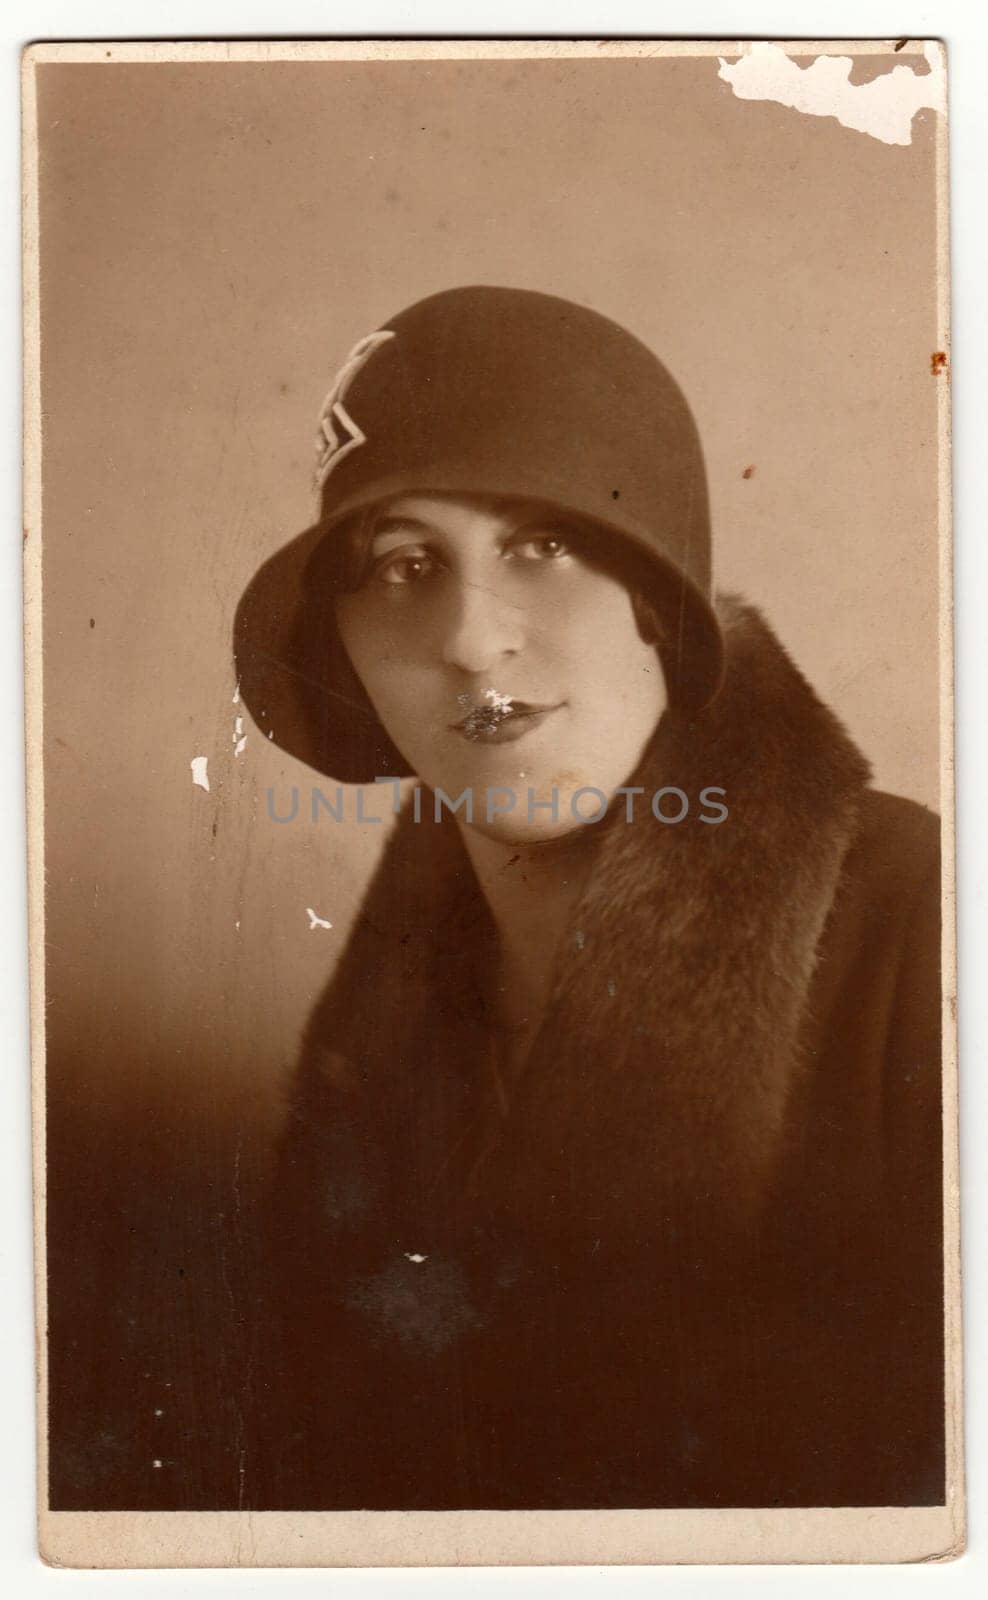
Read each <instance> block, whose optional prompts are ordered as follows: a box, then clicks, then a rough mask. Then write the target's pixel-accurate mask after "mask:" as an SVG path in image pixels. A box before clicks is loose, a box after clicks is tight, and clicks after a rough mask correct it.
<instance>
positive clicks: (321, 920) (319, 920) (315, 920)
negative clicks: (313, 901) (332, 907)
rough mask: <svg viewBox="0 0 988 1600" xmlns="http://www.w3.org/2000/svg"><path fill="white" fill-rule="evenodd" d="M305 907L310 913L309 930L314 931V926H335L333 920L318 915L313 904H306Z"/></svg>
mask: <svg viewBox="0 0 988 1600" xmlns="http://www.w3.org/2000/svg"><path fill="white" fill-rule="evenodd" d="M305 909H306V911H307V912H308V913H309V932H310V933H311V932H312V930H313V928H331V927H332V926H333V924H332V923H331V922H327V921H326V919H325V917H319V916H317V915H316V913H315V912H314V911H313V909H312V907H311V906H306V908H305Z"/></svg>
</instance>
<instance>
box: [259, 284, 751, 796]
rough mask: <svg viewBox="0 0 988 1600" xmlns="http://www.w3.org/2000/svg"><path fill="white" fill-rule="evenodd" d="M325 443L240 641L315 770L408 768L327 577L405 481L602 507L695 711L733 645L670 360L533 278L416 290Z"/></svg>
mask: <svg viewBox="0 0 988 1600" xmlns="http://www.w3.org/2000/svg"><path fill="white" fill-rule="evenodd" d="M317 452H318V453H317V469H316V477H317V484H318V487H319V490H320V509H319V516H318V518H317V520H316V521H315V522H314V523H313V525H312V526H311V527H309V528H307V529H305V531H304V532H302V533H300V534H299V535H298V536H297V537H296V538H294V539H293V540H292V541H291V542H290V543H289V544H287V545H285V546H283V547H282V548H281V549H280V550H278V551H277V552H276V553H275V554H274V555H273V556H272V557H271V558H270V559H269V560H267V561H266V562H265V563H264V565H263V566H262V567H261V568H260V570H259V571H258V572H257V573H256V574H255V576H254V578H253V579H252V580H251V582H250V584H249V585H248V587H247V589H246V591H245V593H244V595H243V597H242V599H241V601H240V605H239V607H238V610H237V616H236V621H235V624H234V648H235V656H236V664H237V674H238V678H239V683H240V693H241V697H242V699H243V701H244V703H245V705H246V706H247V708H248V710H249V711H250V713H251V715H252V717H253V718H254V720H255V722H257V724H258V726H259V727H260V728H261V730H262V731H263V732H264V733H270V735H271V737H272V738H273V739H274V741H275V742H276V743H278V744H279V745H280V746H282V748H284V749H285V750H287V751H289V752H290V753H291V754H292V755H295V756H298V757H300V758H301V759H302V760H303V761H306V762H308V763H309V765H311V766H313V767H315V768H316V769H317V770H318V771H319V772H322V773H325V774H327V775H328V776H330V777H333V778H335V779H337V780H339V781H341V782H351V783H362V782H370V781H371V780H372V779H373V778H375V777H388V776H402V775H407V772H408V768H407V765H406V764H405V763H404V761H403V758H402V757H401V756H400V754H399V753H398V752H397V751H396V750H395V748H394V746H393V745H392V744H391V741H390V740H389V739H388V736H387V734H386V733H385V731H384V729H383V728H382V727H381V725H380V724H379V723H378V721H377V718H376V716H375V715H374V712H373V709H372V708H371V707H370V704H369V702H368V701H367V698H366V696H365V695H364V694H363V692H362V689H361V687H360V685H359V683H358V682H357V680H356V678H355V675H354V673H353V671H352V669H351V668H350V666H349V662H348V661H347V658H346V654H345V651H344V650H343V647H342V644H341V643H340V641H339V638H338V635H337V633H336V627H335V619H334V615H333V605H332V601H331V599H330V598H329V597H328V596H327V595H326V592H325V585H324V583H323V584H321V583H320V581H319V563H320V560H321V559H322V557H324V556H325V554H326V551H327V548H328V541H331V540H333V538H334V536H338V527H339V524H340V522H341V521H342V520H343V519H344V518H347V517H349V516H350V514H351V513H355V512H358V511H360V510H361V509H363V508H366V507H369V506H372V505H374V504H375V503H377V502H379V501H382V500H384V499H387V498H389V497H391V496H394V495H399V494H407V493H412V492H421V493H462V494H467V493H470V494H490V495H498V496H508V495H511V496H515V495H516V496H519V497H521V498H524V499H526V500H535V501H543V502H545V503H546V504H547V505H551V506H552V507H555V508H558V509H560V510H562V511H568V512H570V513H573V514H576V515H578V516H579V517H580V518H581V519H588V520H590V521H592V522H593V523H594V524H596V525H597V527H598V528H599V529H600V531H601V534H602V536H603V539H604V543H605V547H606V541H607V535H608V534H610V535H611V536H612V537H613V538H614V541H615V546H616V547H617V546H621V547H623V552H624V554H626V555H627V556H628V557H629V558H630V561H631V563H632V566H633V567H634V570H635V572H636V586H637V587H638V589H639V590H643V591H644V592H645V594H646V596H647V598H648V600H649V601H650V602H651V604H652V606H653V608H654V610H655V612H656V613H657V614H658V616H659V617H660V619H661V620H662V623H663V625H664V632H665V641H664V643H662V644H660V646H659V653H660V657H661V660H662V665H663V670H664V673H665V676H666V682H667V688H668V693H669V701H670V706H671V707H672V708H673V709H674V710H675V711H678V712H684V713H688V714H698V713H699V712H701V711H702V710H703V708H704V707H705V706H706V705H707V704H709V702H710V701H711V700H712V699H713V697H714V696H715V695H716V693H717V690H718V688H719V685H720V681H721V677H722V673H723V642H722V638H721V633H720V628H719V625H718V623H717V620H716V617H715V615H714V612H713V610H712V608H711V603H710V600H711V578H710V517H709V506H708V496H707V483H706V473H705V471H704V465H703V455H702V451H701V447H700V439H699V434H698V432H697V427H696V423H695V421H694V419H693V416H692V413H691V411H690V408H689V405H688V404H687V401H686V399H685V396H684V395H683V393H682V391H681V389H680V388H679V386H678V385H677V384H676V382H675V380H674V379H673V378H672V377H671V375H670V374H669V373H668V372H667V371H666V369H665V367H664V366H663V365H662V363H661V362H660V361H659V360H658V359H657V358H656V357H655V356H654V355H653V354H652V352H651V351H650V350H648V349H647V348H646V346H645V345H643V344H642V343H640V341H639V340H638V339H636V338H634V337H633V336H632V335H631V334H630V333H628V332H627V331H626V330H625V329H624V328H622V327H620V326H619V325H618V324H617V323H615V322H613V321H611V320H610V319H609V318H608V317H605V316H602V315H600V314H599V313H598V312H596V311H591V310H588V309H587V308H586V307H584V306H579V305H576V304H573V303H571V302H569V301H567V300H561V299H557V298H556V297H555V296H552V295H546V294H539V293H535V292H533V291H531V290H525V289H509V288H497V287H486V286H485V287H470V288H457V289H450V290H446V291H444V292H442V293H440V294H434V295H431V296H429V298H427V299H425V300H420V301H418V302H417V303H416V304H415V305H412V306H410V307H408V308H407V309H406V310H404V311H402V312H400V313H399V314H398V315H397V316H395V317H393V318H392V319H391V320H390V321H388V322H387V323H385V324H383V325H382V326H381V327H380V328H379V329H377V330H376V331H375V332H373V333H371V334H368V335H367V336H366V337H365V338H363V339H361V340H360V341H359V342H358V343H357V344H356V345H354V347H353V349H352V350H351V352H350V354H349V355H348V357H347V358H346V360H345V361H344V363H343V365H342V367H341V368H340V371H339V373H338V374H337V377H336V379H335V381H334V383H333V385H332V387H331V389H330V392H329V394H328V395H327V397H326V401H325V404H324V406H323V409H322V414H321V416H320V419H319V432H318V439H317ZM320 596H322V598H320ZM592 648H593V641H592V640H590V641H588V649H591V650H592Z"/></svg>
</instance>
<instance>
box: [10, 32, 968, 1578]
mask: <svg viewBox="0 0 988 1600" xmlns="http://www.w3.org/2000/svg"><path fill="white" fill-rule="evenodd" d="M23 114H24V196H25V279H24V281H25V348H26V373H27V387H26V417H27V427H26V511H25V528H26V544H25V563H26V565H25V573H26V615H27V639H26V648H27V667H28V705H27V715H28V737H29V786H30V793H29V811H30V858H31V859H30V868H31V937H32V948H31V961H32V984H33V1023H32V1027H33V1045H34V1074H35V1079H34V1082H35V1108H36V1116H35V1149H36V1156H35V1160H36V1165H35V1172H36V1197H37V1198H36V1204H37V1274H38V1276H37V1285H38V1347H39V1362H40V1371H39V1383H40V1402H39V1415H38V1436H39V1445H40V1475H39V1500H40V1546H41V1551H42V1554H43V1556H44V1557H45V1559H46V1560H48V1561H50V1562H53V1563H57V1564H61V1565H69V1566H73V1565H77V1566H87V1567H104V1566H105V1567H127V1566H196V1565H198V1566H209V1565H214V1566H225V1565H241V1566H265V1565H273V1566H277V1565H286V1566H290V1565H304V1566H321V1565H325V1566H374V1565H398V1566H400V1565H408V1566H423V1565H456V1564H464V1565H498V1564H521V1565H534V1564H579V1563H591V1564H594V1565H601V1564H606V1563H637V1564H650V1563H671V1562H896V1561H910V1562H915V1561H923V1560H934V1561H935V1560H946V1559H949V1558H950V1557H952V1556H955V1555H957V1554H958V1553H959V1552H960V1551H961V1550H962V1549H963V1541H964V1497H963V1465H962V1437H961V1416H962V1412H961V1348H960V1312H959V1306H960V1283H959V1267H958V1260H959V1257H958V1221H957V1206H958V1200H957V1197H958V1175H957V1151H956V1103H957V1102H956V1071H957V1062H956V1047H955V1029H954V1001H955V958H954V912H953V904H954V855H953V837H954V836H953V788H952V748H953V704H952V650H951V603H950V593H951V543H950V506H949V385H950V343H949V335H948V261H947V244H946V240H947V203H948V190H947V169H946V60H945V51H944V48H943V46H942V45H941V44H940V43H938V42H936V41H930V40H910V39H905V40H903V39H899V40H895V39H888V40H874V39H872V40H859V41H849V42H844V43H840V42H838V43H834V42H827V43H814V42H812V41H810V42H808V41H799V42H786V41H784V40H780V41H777V42H770V41H761V42H746V41H743V40H728V41H722V42H720V43H711V42H688V41H678V42H675V43H664V42H662V41H659V40H642V41H625V42H621V43H610V42H606V41H592V40H591V41H582V42H574V43H560V42H552V43H540V42H532V41H510V40H508V41H500V42H496V43H495V42H484V41H480V42H478V41H473V42H462V41H461V42H449V43H444V42H442V41H439V42H435V41H433V42H427V43H423V42H417V43H416V42H410V41H405V42H393V43H387V42H378V43H360V42H356V41H350V42H346V43H339V42H338V43H304V44H302V43H295V44H293V43H285V44H270V43H268V44H249V43H229V44H224V43H217V44H186V45H177V44H165V43H160V44H153V45H147V44H144V45H135V44H126V45H125V44H121V45H115V44H112V43H109V44H106V43H101V44H78V43H77V44H45V45H36V46H33V47H31V48H30V49H29V50H28V51H27V52H26V54H25V56H24V63H23Z"/></svg>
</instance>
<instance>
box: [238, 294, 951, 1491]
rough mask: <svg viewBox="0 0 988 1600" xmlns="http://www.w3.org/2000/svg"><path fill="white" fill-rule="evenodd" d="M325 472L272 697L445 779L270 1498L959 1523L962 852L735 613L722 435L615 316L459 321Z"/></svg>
mask: <svg viewBox="0 0 988 1600" xmlns="http://www.w3.org/2000/svg"><path fill="white" fill-rule="evenodd" d="M319 448H320V456H319V477H320V482H321V487H322V504H321V513H320V517H319V519H318V522H317V524H316V525H315V526H314V527H313V528H311V529H309V530H307V531H306V533H304V534H302V535H301V536H300V537H299V538H298V539H297V540H295V541H294V542H293V543H292V544H290V545H289V546H287V548H286V549H285V550H283V551H281V552H279V553H278V554H277V555H276V556H275V557H274V558H273V559H272V560H271V561H269V562H268V563H267V564H266V566H265V567H264V568H262V569H261V572H260V573H259V574H258V575H257V577H256V578H255V579H254V581H253V583H252V584H251V586H250V588H249V589H248V591H247V594H246V595H245V596H244V599H243V601H242V602H241V607H240V611H239V613H238V619H237V660H238V671H239V673H240V679H241V689H242V693H243V696H244V698H245V700H246V703H247V705H248V707H249V708H250V709H251V711H252V713H253V714H254V715H255V717H256V718H257V720H258V721H259V723H260V725H261V726H262V728H264V729H265V731H267V730H269V729H270V730H271V731H272V733H273V737H274V738H275V739H276V740H278V742H279V743H280V744H282V745H283V746H284V748H286V749H287V750H289V751H291V752H292V753H293V754H295V755H298V756H301V757H302V758H303V759H304V760H306V761H308V762H309V763H310V764H311V765H312V766H313V767H314V768H316V769H317V770H318V771H319V772H320V773H323V774H327V775H329V776H331V777H332V778H334V779H336V780H338V781H340V782H353V783H369V782H371V781H373V780H374V779H382V778H398V777H403V776H408V775H411V774H413V775H415V777H416V778H417V779H418V785H417V790H418V792H417V795H416V796H413V797H411V798H410V799H409V800H408V802H407V804H406V806H405V807H404V809H403V810H402V814H401V816H400V817H399V820H398V823H397V825H396V828H395V832H394V834H393V836H392V838H391V840H390V842H389V844H388V847H387V849H386V852H385V855H384V857H383V860H382V863H381V865H380V867H379V869H378V871H377V873H376V876H375V878H374V880H373V882H372V884H371V886H370V888H369V890H368V893H367V896H366V899H365V902H364V905H363V907H362V911H361V915H360V917H359V919H358V922H357V925H356V927H355V929H354V931H353V933H352V936H351V938H350V941H349V943H348V945H347V948H346V950H345V952H344V953H343V955H342V957H341V960H340V962H339V965H338V967H337V970H336V972H335V973H334V975H333V979H332V982H331V983H330V985H329V988H328V989H327V991H326V993H325V995H324V996H323V998H322V999H321V1000H320V1002H319V1003H318V1005H317V1006H316V1008H315V1010H314V1013H313V1015H312V1017H311V1019H310V1023H309V1027H308V1031H307V1036H306V1040H305V1045H304V1049H303V1052H302V1059H301V1062H300V1066H299V1070H298V1076H297V1081H296V1085H295V1089H294V1094H293V1100H292V1105H291V1109H290V1115H289V1117H288V1121H287V1125H286V1132H285V1137H284V1141H283V1146H282V1155H281V1162H280V1166H279V1171H278V1177H277V1182H276V1184H275V1185H274V1188H273V1192H272V1201H271V1207H270V1224H271V1226H270V1242H271V1246H272V1249H271V1252H270V1258H271V1264H270V1269H269V1275H268V1278H267V1299H266V1300H265V1298H264V1295H263V1294H262V1296H261V1299H262V1302H263V1305H262V1310H261V1312H260V1315H259V1328H260V1333H261V1340H260V1346H259V1352H260V1353H259V1356H258V1365H257V1370H258V1372H259V1374H260V1377H261V1384H260V1387H261V1389H262V1391H263V1395H264V1396H266V1397H267V1402H268V1403H267V1404H261V1405H260V1406H259V1411H258V1418H259V1420H258V1440H257V1443H256V1445H255V1449H254V1462H253V1470H254V1474H255V1476H254V1480H253V1488H252V1490H251V1493H252V1496H253V1499H254V1501H255V1503H256V1504H257V1505H259V1506H269V1507H286V1508H287V1507H296V1508H326V1509H343V1508H359V1507H367V1508H391V1509H403V1508H404V1509H411V1508H415V1507H420V1508H435V1509H439V1508H453V1507H501V1508H509V1507H518V1508H534V1507H590V1506H628V1507H635V1506H663V1505H668V1506H714V1505H736V1506H743V1505H781V1504H789V1505H812V1504H831V1505H833V1504H872V1505H874V1504H910V1503H935V1502H937V1501H939V1500H941V1499H942V1497H943V1492H944V1490H943V1431H944V1425H943V1383H942V1363H943V1349H942V1300H941V1191H940V1171H941V1168H940V1151H941V1131H940V1130H941V1124H940V1109H939V1106H940V1066H939V1059H940V1057H939V1044H940V983H939V931H938V930H939V906H940V887H939V885H940V879H939V861H938V830H937V823H936V819H935V818H934V817H933V816H932V815H931V814H930V813H929V812H927V811H925V810H924V809H923V808H921V807H919V806H917V805H914V804H912V803H910V802H908V801H905V800H901V799H898V798H895V797H893V796H890V795H885V794H880V793H877V792H875V791H874V790H872V789H871V788H870V787H869V783H868V778H869V769H868V766H867V763H866V762H865V761H864V759H863V758H862V756H861V755H860V754H859V753H858V751H857V750H856V749H855V747H854V746H853V744H852V743H851V741H850V739H849V738H848V736H847V734H846V733H845V732H844V730H843V729H842V727H841V726H840V724H839V723H838V721H837V719H836V718H835V717H834V716H833V715H832V714H831V713H830V712H829V711H828V710H827V709H826V708H825V707H824V706H823V705H822V704H821V703H820V701H819V700H818V699H817V697H816V696H815V694H814V693H813V691H812V690H811V689H810V687H809V686H808V685H807V683H806V682H805V680H804V679H803V678H802V677H801V676H800V674H799V672H798V671H797V670H796V668H795V667H794V666H793V665H792V663H791V662H790V660H789V658H788V657H787V655H786V653H785V651H784V650H783V648H782V647H781V645H780V644H779V643H778V641H777V640H776V639H775V637H774V636H773V634H772V633H771V631H770V630H769V628H768V627H767V625H766V624H765V623H764V621H763V620H762V619H761V618H760V616H759V615H758V613H757V612H756V611H755V610H753V609H752V608H751V607H750V606H748V605H746V604H745V603H743V602H742V601H740V600H738V599H736V598H731V597H720V598H719V599H717V600H713V599H712V598H711V589H710V531H709V519H708V504H707V494H706V484H705V475H704V468H703V462H702V456H701V450H700V443H699V439H698V435H697V431H696V427H695V424H694V422H693V418H692V416H691V414H690V411H689V408H688V406H687V404H686V401H685V399H684V398H683V395H682V394H681V392H680V390H679V389H678V387H677V386H676V384H675V383H674V382H673V380H672V378H671V377H670V376H669V374H668V373H667V372H666V371H665V369H664V368H663V367H662V366H661V365H660V363H659V362H658V361H657V360H656V358H655V357H654V356H653V355H652V354H651V353H650V352H649V351H647V350H646V349H645V348H644V347H643V346H642V345H641V344H639V343H638V341H637V340H635V339H634V338H632V336H631V335H630V334H628V333H626V332H625V331H624V330H623V329H621V328H619V327H618V326H617V325H616V324H614V323H613V322H610V321H609V320H608V319H606V318H604V317H601V316H599V315H597V314H596V313H594V312H591V311H588V310H586V309H585V308H582V307H579V306H576V305H571V304H568V303H567V302H565V301H562V300H558V299H554V298H552V297H549V296H545V295H541V294H534V293H531V292H527V291H521V290H514V289H501V288H469V289H456V290H452V291H448V292H446V293H442V294H438V295H435V296H432V297H431V298H429V299H427V300H424V301H422V302H420V303H418V304H417V305H414V306H412V307H410V308H409V309H407V310H406V311H404V312H402V313H401V315H399V316H398V317H396V318H395V319H394V320H393V321H391V322H389V323H388V324H387V326H386V327H385V328H383V329H381V330H379V331H378V332H377V333H375V334H373V335H371V336H370V337H369V338H367V339H365V340H362V341H361V343H360V344H359V345H358V346H356V347H355V349H354V351H353V352H352V353H351V356H350V357H349V358H348V361H347V362H346V364H345V366H344V368H343V370H342V372H341V374H340V376H339V377H338V379H337V381H336V382H335V384H334V385H333V388H332V390H331V392H330V394H329V396H328V397H327V402H326V405H325V407H324V410H323V414H322V417H321V427H320V435H319ZM396 792H397V791H396ZM276 1328H277V1332H275V1329H276Z"/></svg>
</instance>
